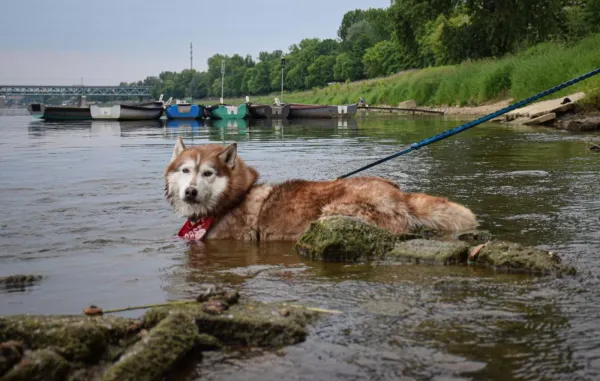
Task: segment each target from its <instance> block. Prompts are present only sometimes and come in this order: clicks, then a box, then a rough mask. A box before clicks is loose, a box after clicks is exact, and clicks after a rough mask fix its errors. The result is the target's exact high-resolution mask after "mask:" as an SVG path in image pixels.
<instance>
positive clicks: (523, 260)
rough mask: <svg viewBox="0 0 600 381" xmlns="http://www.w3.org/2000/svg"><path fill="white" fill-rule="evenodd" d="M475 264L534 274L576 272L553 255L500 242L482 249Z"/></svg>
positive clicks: (572, 273) (489, 244)
mask: <svg viewBox="0 0 600 381" xmlns="http://www.w3.org/2000/svg"><path fill="white" fill-rule="evenodd" d="M475 264H482V265H487V266H491V267H494V268H498V269H502V270H513V271H522V272H530V273H534V274H557V275H563V274H564V275H574V274H575V272H576V271H575V268H574V267H572V266H569V265H566V264H563V263H562V261H561V259H560V258H559V257H558V256H557V255H556V254H554V253H550V252H547V251H544V250H540V249H537V248H535V247H528V246H523V245H520V244H518V243H513V242H501V241H498V242H495V241H492V242H489V243H488V244H486V245H485V246H484V247H482V248H481V250H480V251H479V253H478V255H477V257H476V258H475Z"/></svg>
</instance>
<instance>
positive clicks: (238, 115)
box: [206, 103, 249, 119]
mask: <svg viewBox="0 0 600 381" xmlns="http://www.w3.org/2000/svg"><path fill="white" fill-rule="evenodd" d="M206 109H207V110H208V112H209V114H210V117H211V118H214V119H244V118H246V117H247V116H248V114H249V113H248V105H247V104H246V103H242V104H241V105H239V106H230V105H214V106H209V107H207V108H206Z"/></svg>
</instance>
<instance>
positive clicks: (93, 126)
mask: <svg viewBox="0 0 600 381" xmlns="http://www.w3.org/2000/svg"><path fill="white" fill-rule="evenodd" d="M457 124H459V122H457V121H453V120H445V119H443V118H439V117H422V118H409V117H402V116H398V117H393V118H392V117H388V118H383V117H373V116H369V117H359V118H357V120H354V121H350V122H349V123H338V122H337V121H331V122H322V121H321V122H316V121H297V122H294V123H291V124H285V125H281V124H271V123H259V124H257V125H251V126H248V125H245V124H244V125H235V124H231V123H230V124H229V125H227V124H225V125H219V126H212V127H209V126H202V125H193V124H190V123H183V124H180V125H176V124H168V125H167V124H166V123H165V122H164V121H161V122H156V123H148V122H142V123H123V122H122V123H118V122H114V123H109V122H79V123H43V122H39V121H32V120H31V118H30V117H29V116H25V115H14V114H11V115H6V113H5V115H1V114H0V228H1V229H0V243H1V250H0V276H2V275H9V274H16V273H33V274H41V275H44V276H45V278H44V280H42V282H40V283H39V284H38V285H36V286H33V287H29V288H26V289H19V290H14V289H13V290H0V308H1V313H2V314H19V313H35V314H68V313H75V314H77V313H80V311H81V309H82V307H84V306H87V305H89V304H96V305H99V306H101V307H103V308H105V309H108V308H117V307H123V306H127V305H137V304H144V303H157V302H161V301H164V300H169V299H180V298H186V297H192V296H195V295H196V294H197V292H198V290H199V289H200V288H201V287H202V285H203V284H206V283H226V284H230V285H234V286H235V287H237V288H238V289H239V290H240V292H241V293H242V294H243V295H245V296H248V297H252V298H255V299H258V300H262V301H280V300H281V301H283V300H286V301H290V300H296V301H298V302H301V303H305V304H308V305H313V306H317V307H322V308H329V309H338V310H342V311H343V312H344V313H343V314H342V315H334V316H326V317H324V318H322V319H320V320H318V321H317V322H316V323H315V324H314V325H312V326H311V331H310V335H309V337H308V339H307V340H306V342H304V343H302V344H299V345H296V346H292V347H288V348H285V349H284V350H282V351H277V352H275V353H261V354H260V355H254V356H251V357H250V358H248V357H246V356H244V357H240V356H238V355H232V356H230V358H223V356H221V355H218V356H217V355H208V356H206V357H205V358H204V359H203V360H202V361H200V362H199V363H198V364H196V366H194V367H192V368H191V369H190V370H189V371H188V372H185V374H183V376H182V378H183V379H186V380H198V379H200V380H217V379H219V380H239V379H244V380H283V379H285V380H300V379H305V380H336V379H337V380H342V379H343V380H354V379H373V380H377V379H399V380H541V379H544V380H595V379H600V282H599V281H598V277H599V276H600V258H598V256H599V255H600V217H599V216H600V198H599V197H598V193H599V192H600V184H599V179H600V165H599V164H600V155H599V154H597V153H593V152H591V151H589V150H588V149H587V145H589V143H590V142H595V143H596V144H597V143H598V142H599V141H600V135H571V134H566V133H562V132H557V131H553V130H548V129H539V128H530V127H514V126H511V127H507V126H501V125H495V124H488V125H485V126H481V127H478V128H476V129H474V130H472V131H469V132H467V133H463V134H461V135H458V136H456V137H453V138H450V139H447V140H445V141H443V142H441V143H438V144H435V145H432V146H429V147H427V148H424V149H421V150H420V151H417V152H414V153H412V154H410V155H408V156H404V157H402V158H399V159H396V160H394V161H392V162H388V163H386V164H383V165H381V166H378V167H376V168H374V169H372V170H371V171H370V172H369V173H370V174H375V175H381V176H385V177H387V178H390V179H392V180H394V181H396V182H397V183H398V184H400V185H401V187H402V188H403V189H404V190H406V191H422V192H427V193H431V194H436V195H444V196H448V197H450V198H451V199H453V200H457V201H459V202H462V203H464V204H465V205H467V206H469V207H470V208H472V209H473V211H474V212H475V213H476V214H477V215H478V218H479V220H480V221H481V224H482V227H483V228H484V229H488V230H490V231H491V232H492V233H493V234H494V235H495V236H496V237H497V238H500V239H507V240H513V241H517V242H520V243H523V244H528V245H535V246H539V247H542V248H544V249H551V250H556V251H558V252H560V253H561V254H562V256H563V258H564V260H565V261H568V262H571V263H573V264H574V265H575V266H576V267H577V268H578V270H579V275H577V276H575V277H568V278H559V279H556V278H533V277H526V276H516V275H507V274H495V273H494V272H492V271H490V270H480V269H472V268H469V269H467V268H463V267H447V268H442V267H435V266H433V267H432V266H419V265H387V266H382V265H380V266H375V265H366V264H363V265H343V264H325V263H318V262H311V261H307V260H305V259H303V258H300V257H298V256H296V255H295V254H294V253H293V251H292V250H291V244H287V243H269V244H267V243H260V244H251V243H240V242H220V243H214V242H209V243H207V244H206V245H204V246H198V245H196V246H188V245H187V244H185V243H184V242H181V241H180V240H178V239H174V238H173V236H174V234H175V233H176V231H177V230H178V229H179V227H180V226H181V224H182V223H183V221H182V220H180V219H178V218H177V217H176V216H174V215H173V213H172V212H171V210H170V209H169V205H168V204H167V202H166V201H165V200H164V199H163V187H164V186H163V180H162V171H163V169H164V167H165V166H166V164H167V161H168V160H169V159H170V156H171V152H172V147H173V145H174V143H175V139H176V137H177V136H182V137H183V138H184V139H185V141H186V143H187V144H202V143H207V142H211V143H230V142H232V141H236V142H237V143H238V150H239V153H240V155H241V156H242V157H243V158H244V159H245V160H246V161H247V162H248V163H250V164H251V165H253V166H255V167H256V168H257V169H258V170H259V172H260V173H261V176H262V179H263V180H265V181H269V182H277V181H282V180H285V179H289V178H306V179H327V178H333V177H336V176H339V175H341V174H342V173H344V172H346V171H349V170H351V169H354V168H357V167H359V166H361V165H364V164H366V163H367V162H369V161H371V160H373V159H376V158H379V157H381V156H384V155H387V154H390V153H392V152H394V151H396V150H398V149H399V148H402V147H403V146H404V145H406V144H409V143H411V142H413V141H417V140H420V139H423V138H425V137H428V136H430V135H432V134H434V133H437V132H440V131H442V130H444V129H447V128H450V127H453V126H456V125H457ZM440 281H441V282H440ZM132 314H133V315H131V316H135V314H136V313H132Z"/></svg>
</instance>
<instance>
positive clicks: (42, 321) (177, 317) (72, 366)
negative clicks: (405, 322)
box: [0, 295, 314, 381]
mask: <svg viewBox="0 0 600 381" xmlns="http://www.w3.org/2000/svg"><path fill="white" fill-rule="evenodd" d="M205 299H206V298H205ZM313 316H314V313H313V312H311V311H308V310H305V309H303V308H289V307H286V306H284V305H282V304H263V303H257V302H251V301H241V302H238V301H237V298H235V299H229V300H226V298H224V297H223V296H222V295H219V296H216V297H211V298H208V299H206V300H204V301H202V302H197V303H190V304H179V305H174V306H173V307H157V308H154V309H151V310H149V311H148V312H146V314H145V315H144V316H143V317H142V318H140V319H129V318H122V317H115V316H30V315H14V316H2V317H0V343H1V344H0V378H1V379H2V380H69V381H75V380H156V379H160V377H162V376H164V375H165V374H167V373H168V372H170V371H171V370H172V369H173V368H174V366H175V365H177V364H179V363H180V362H181V361H182V360H183V359H184V358H185V357H186V356H187V355H189V354H190V353H191V352H193V351H206V350H221V349H227V348H236V347H237V348H239V347H250V346H251V347H262V348H273V347H274V348H277V347H281V346H285V345H292V344H296V343H298V342H301V341H303V340H304V339H305V338H306V335H307V331H306V325H307V323H308V322H309V321H310V320H311V319H312V318H313Z"/></svg>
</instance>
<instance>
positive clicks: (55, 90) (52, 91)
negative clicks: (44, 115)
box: [0, 85, 152, 97]
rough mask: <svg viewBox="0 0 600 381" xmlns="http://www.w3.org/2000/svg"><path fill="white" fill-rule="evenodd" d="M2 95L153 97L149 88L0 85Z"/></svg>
mask: <svg viewBox="0 0 600 381" xmlns="http://www.w3.org/2000/svg"><path fill="white" fill-rule="evenodd" d="M2 95H64V96H77V95H85V96H105V97H119V96H122V97H152V88H151V87H149V86H11V85H0V96H2Z"/></svg>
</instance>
